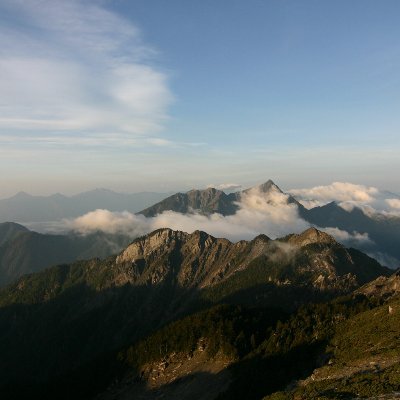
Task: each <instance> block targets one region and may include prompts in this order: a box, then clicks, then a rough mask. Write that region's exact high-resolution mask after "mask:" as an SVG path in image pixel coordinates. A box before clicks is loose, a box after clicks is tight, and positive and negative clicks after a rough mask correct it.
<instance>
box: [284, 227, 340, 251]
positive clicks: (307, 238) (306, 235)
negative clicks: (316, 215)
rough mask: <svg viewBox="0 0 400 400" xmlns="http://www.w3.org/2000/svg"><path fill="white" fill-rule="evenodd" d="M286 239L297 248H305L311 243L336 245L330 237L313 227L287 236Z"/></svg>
mask: <svg viewBox="0 0 400 400" xmlns="http://www.w3.org/2000/svg"><path fill="white" fill-rule="evenodd" d="M287 239H288V242H289V243H292V244H295V245H296V246H299V247H303V246H307V245H308V244H311V243H324V244H338V243H337V242H336V240H335V239H334V238H333V237H332V236H330V235H328V234H327V233H325V232H322V231H320V230H318V229H317V228H314V227H311V228H308V229H307V230H305V231H304V232H302V233H300V234H298V235H296V234H293V235H289V236H288V237H287Z"/></svg>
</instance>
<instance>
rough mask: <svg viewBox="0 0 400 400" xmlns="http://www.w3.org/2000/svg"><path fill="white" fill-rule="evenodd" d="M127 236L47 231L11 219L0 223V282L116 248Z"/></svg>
mask: <svg viewBox="0 0 400 400" xmlns="http://www.w3.org/2000/svg"><path fill="white" fill-rule="evenodd" d="M129 241H130V239H129V238H127V237H124V236H122V235H107V234H104V233H100V232H97V233H94V234H91V235H86V236H81V235H73V234H69V235H47V234H40V233H37V232H32V231H30V230H28V229H26V228H25V227H23V226H22V225H18V224H15V223H0V286H4V285H6V284H8V283H10V282H12V281H14V280H15V279H17V278H19V277H20V276H22V275H24V274H28V273H32V272H38V271H41V270H43V269H45V268H48V267H50V266H52V265H56V264H62V263H69V262H73V261H75V260H79V259H88V258H92V257H99V258H104V257H107V256H109V255H111V254H115V253H117V252H118V251H120V250H121V249H122V248H123V247H124V246H126V245H127V244H128V243H129Z"/></svg>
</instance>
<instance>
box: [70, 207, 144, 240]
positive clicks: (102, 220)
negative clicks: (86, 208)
mask: <svg viewBox="0 0 400 400" xmlns="http://www.w3.org/2000/svg"><path fill="white" fill-rule="evenodd" d="M63 223H64V226H65V228H67V229H71V230H73V231H76V232H79V233H81V234H89V233H92V232H96V231H102V232H106V233H112V234H125V235H128V236H131V237H137V236H140V235H143V234H145V233H148V232H149V229H151V225H150V224H149V222H148V221H147V220H146V218H145V217H144V216H140V215H135V214H132V213H130V212H128V211H123V212H112V211H108V210H101V209H98V210H95V211H91V212H89V213H87V214H84V215H82V216H81V217H78V218H75V219H71V220H68V219H64V220H63Z"/></svg>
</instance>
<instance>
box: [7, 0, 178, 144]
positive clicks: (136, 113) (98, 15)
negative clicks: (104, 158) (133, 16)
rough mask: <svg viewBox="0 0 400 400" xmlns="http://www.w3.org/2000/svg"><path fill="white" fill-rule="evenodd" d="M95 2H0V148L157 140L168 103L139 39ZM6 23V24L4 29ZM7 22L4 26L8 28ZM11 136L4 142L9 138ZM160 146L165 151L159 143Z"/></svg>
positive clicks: (162, 79) (163, 81) (162, 80)
mask: <svg viewBox="0 0 400 400" xmlns="http://www.w3.org/2000/svg"><path fill="white" fill-rule="evenodd" d="M102 4H103V3H102V2H86V1H81V0H69V1H62V0H27V1H25V0H5V1H3V2H2V4H1V5H0V13H3V15H7V16H8V19H5V21H6V23H2V24H0V92H1V93H2V100H1V104H0V105H1V107H0V129H1V130H2V132H5V130H6V129H7V132H8V136H5V135H2V134H0V140H3V141H6V142H7V143H8V142H9V141H10V138H11V139H13V140H16V141H17V142H18V141H22V142H24V143H31V144H32V143H42V144H43V143H45V144H47V145H57V144H58V145H72V144H80V145H87V146H99V145H108V146H122V145H125V146H126V145H135V144H138V143H139V142H140V141H141V140H142V138H143V136H145V137H146V140H149V139H148V136H151V138H150V141H152V144H157V140H161V141H162V139H158V138H157V137H155V138H154V137H152V135H155V134H157V132H159V131H160V129H161V128H162V125H163V123H164V121H165V119H166V118H167V108H168V105H169V104H170V103H171V101H172V94H171V92H170V90H169V88H168V84H167V83H168V82H167V81H168V77H167V75H166V74H165V73H164V72H162V71H160V70H158V69H157V68H155V67H154V65H153V64H154V63H153V59H154V57H155V55H156V52H155V51H154V50H153V49H152V48H150V47H149V46H147V45H146V44H144V43H143V41H142V39H141V36H140V32H139V31H138V29H137V28H136V27H135V26H134V25H132V24H131V23H130V22H128V21H127V20H125V19H123V18H122V17H121V16H118V15H116V14H114V13H112V12H110V11H108V10H107V9H106V8H104V7H102ZM7 22H8V23H7ZM10 22H11V23H10ZM10 134H11V136H10ZM162 144H163V145H164V144H165V143H164V142H162Z"/></svg>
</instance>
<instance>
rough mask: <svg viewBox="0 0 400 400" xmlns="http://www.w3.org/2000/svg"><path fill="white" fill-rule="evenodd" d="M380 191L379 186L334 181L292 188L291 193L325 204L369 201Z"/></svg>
mask: <svg viewBox="0 0 400 400" xmlns="http://www.w3.org/2000/svg"><path fill="white" fill-rule="evenodd" d="M378 192H379V190H378V189H377V188H374V187H368V186H364V185H355V184H353V183H348V182H333V183H332V184H331V185H327V186H316V187H313V188H310V189H292V190H290V193H291V194H292V195H294V196H295V197H298V198H299V199H302V200H308V201H310V200H311V201H313V202H315V203H317V202H318V203H319V205H323V204H326V203H329V202H331V201H354V202H362V203H368V202H370V201H372V199H373V198H374V196H375V195H376V194H377V193H378Z"/></svg>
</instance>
